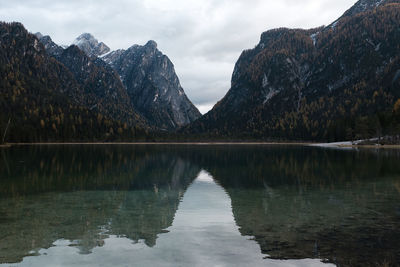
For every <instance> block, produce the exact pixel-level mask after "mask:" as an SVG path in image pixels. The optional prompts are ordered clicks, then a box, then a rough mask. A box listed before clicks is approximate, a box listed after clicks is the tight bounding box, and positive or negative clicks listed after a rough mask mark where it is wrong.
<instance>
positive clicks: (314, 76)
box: [183, 0, 400, 141]
mask: <svg viewBox="0 0 400 267" xmlns="http://www.w3.org/2000/svg"><path fill="white" fill-rule="evenodd" d="M399 2H400V1H390V0H387V1H370V0H361V1H359V2H357V3H356V4H355V5H354V6H353V7H352V8H350V9H349V10H348V11H347V12H346V13H345V14H344V15H343V16H342V17H341V18H340V19H338V20H337V21H335V22H334V23H332V24H331V25H329V26H327V27H320V28H316V29H310V30H302V29H286V28H281V29H274V30H270V31H267V32H265V33H263V34H262V35H261V38H260V43H259V44H258V45H257V46H256V47H255V48H254V49H250V50H245V51H244V52H243V53H242V55H241V56H240V58H239V60H238V61H237V63H236V65H235V69H234V71H233V75H232V81H231V89H230V90H229V91H228V93H227V94H226V95H225V97H224V98H223V99H222V100H221V101H219V102H218V103H217V104H216V105H215V106H214V108H213V109H212V110H211V111H210V112H209V113H207V114H206V115H205V116H203V117H202V118H200V119H199V120H197V121H195V122H194V123H192V124H191V125H189V126H188V127H187V128H186V129H185V130H184V131H183V133H185V134H192V135H194V136H199V137H203V138H256V139H267V140H270V139H285V140H287V139H291V140H332V141H333V140H345V139H348V140H351V139H353V138H363V137H370V136H377V135H381V134H393V133H396V132H400V129H398V128H399V126H398V125H399V124H398V123H396V122H395V120H394V118H393V114H392V113H393V110H394V104H395V102H396V101H397V100H398V99H399V97H400V74H398V73H400V58H399V54H400V48H399V46H398V44H399V43H400V31H399V29H400V4H399ZM399 122H400V121H399Z"/></svg>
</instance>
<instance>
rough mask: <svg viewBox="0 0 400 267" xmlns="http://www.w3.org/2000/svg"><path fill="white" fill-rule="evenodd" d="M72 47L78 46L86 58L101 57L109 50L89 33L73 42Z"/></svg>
mask: <svg viewBox="0 0 400 267" xmlns="http://www.w3.org/2000/svg"><path fill="white" fill-rule="evenodd" d="M73 44H74V45H76V46H78V47H79V48H80V49H81V50H82V51H84V52H85V53H86V54H87V55H88V56H96V57H98V56H101V55H104V54H106V53H108V52H110V48H109V47H108V46H107V45H106V44H104V43H103V42H100V43H99V41H98V40H97V39H96V38H95V37H94V36H93V35H92V34H90V33H83V34H81V35H80V36H79V37H78V38H76V39H75V41H74V42H73Z"/></svg>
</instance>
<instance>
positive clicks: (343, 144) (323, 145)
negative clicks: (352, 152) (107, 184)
mask: <svg viewBox="0 0 400 267" xmlns="http://www.w3.org/2000/svg"><path fill="white" fill-rule="evenodd" d="M64 145H65V146H71V145H83V146H89V145H104V146H111V145H130V146H134V145H141V146H143V145H152V146H154V145H178V146H185V145H186V146H190V145H195V146H207V145H209V146H226V145H232V146H246V145H249V146H255V145H262V146H310V147H320V148H337V149H363V148H365V149H400V144H399V145H356V144H349V143H348V142H337V143H311V142H66V143H61V142H49V143H44V142H40V143H6V144H3V145H0V148H10V147H13V146H64Z"/></svg>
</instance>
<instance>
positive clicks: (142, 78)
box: [101, 41, 201, 130]
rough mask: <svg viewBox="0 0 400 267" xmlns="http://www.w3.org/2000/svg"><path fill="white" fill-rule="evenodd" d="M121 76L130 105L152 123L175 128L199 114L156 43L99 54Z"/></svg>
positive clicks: (197, 116)
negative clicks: (103, 54)
mask: <svg viewBox="0 0 400 267" xmlns="http://www.w3.org/2000/svg"><path fill="white" fill-rule="evenodd" d="M101 59H102V60H104V61H105V62H106V63H108V64H109V65H110V66H111V67H112V68H113V69H114V70H115V71H116V72H117V73H118V74H119V75H120V77H121V80H122V82H123V83H124V85H125V87H126V89H127V91H128V94H129V96H130V98H131V101H132V103H133V106H134V107H135V108H136V109H137V110H138V111H139V112H140V113H141V115H143V116H144V117H145V118H146V119H147V120H148V121H149V122H150V123H151V124H152V125H155V126H156V127H158V128H159V129H165V130H174V129H177V128H179V127H182V126H185V125H187V124H189V123H191V122H193V121H195V120H196V119H198V118H199V117H200V116H201V114H200V112H199V111H198V109H197V108H196V107H195V106H194V105H193V104H192V102H190V100H189V99H188V97H187V96H186V94H185V92H184V90H183V88H182V86H181V85H180V82H179V79H178V76H177V75H176V73H175V70H174V65H173V64H172V62H171V61H170V60H169V58H168V57H167V56H166V55H164V54H162V53H161V52H160V51H159V50H158V49H157V43H156V42H154V41H149V42H148V43H147V44H146V45H144V46H140V45H134V46H132V47H130V48H129V49H127V50H117V51H114V52H111V53H108V54H106V55H105V56H103V57H101Z"/></svg>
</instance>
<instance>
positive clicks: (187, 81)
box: [0, 0, 356, 113]
mask: <svg viewBox="0 0 400 267" xmlns="http://www.w3.org/2000/svg"><path fill="white" fill-rule="evenodd" d="M355 2H356V1H355V0H302V1H299V0H278V1H277V0H0V20H4V21H8V22H9V21H19V22H22V23H23V24H24V25H25V27H26V28H27V29H28V30H29V31H31V32H38V31H40V32H41V33H43V34H46V35H50V36H51V37H52V39H53V40H54V41H55V42H56V43H58V44H71V43H72V42H73V40H74V39H75V38H76V37H77V36H78V35H80V34H81V33H83V32H90V33H92V34H93V35H94V36H95V37H96V38H97V39H98V40H99V41H103V42H104V43H106V44H107V45H108V46H110V47H111V49H113V50H114V49H118V48H128V47H130V46H131V45H133V44H141V45H143V44H145V43H146V42H147V41H148V40H150V39H152V40H155V41H156V42H157V43H158V48H159V49H160V50H161V51H162V52H163V53H164V54H166V55H167V56H168V57H169V58H170V59H171V61H172V62H173V63H174V65H175V70H176V72H177V74H178V76H179V78H180V81H181V84H182V86H183V88H184V89H185V91H186V94H187V95H188V97H189V98H190V99H191V100H192V102H193V103H194V104H195V105H196V106H197V107H198V108H199V109H200V111H201V112H203V113H204V112H205V111H208V110H209V109H211V107H212V106H213V105H214V104H215V103H216V102H217V101H218V100H220V99H221V98H222V97H223V96H224V95H225V94H226V92H227V91H228V90H229V87H230V80H231V75H232V71H233V67H234V64H235V62H236V60H237V59H238V57H239V56H240V53H241V52H242V51H243V50H244V49H249V48H253V47H254V46H255V45H256V44H257V43H258V41H259V38H260V35H261V33H262V32H264V31H266V30H269V29H272V28H277V27H291V28H313V27H317V26H321V25H328V24H330V23H331V22H333V21H334V20H335V19H336V18H338V17H339V16H340V15H341V14H343V13H344V11H345V10H347V9H348V8H350V7H351V6H352V5H353V4H354V3H355Z"/></svg>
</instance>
